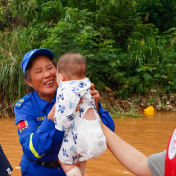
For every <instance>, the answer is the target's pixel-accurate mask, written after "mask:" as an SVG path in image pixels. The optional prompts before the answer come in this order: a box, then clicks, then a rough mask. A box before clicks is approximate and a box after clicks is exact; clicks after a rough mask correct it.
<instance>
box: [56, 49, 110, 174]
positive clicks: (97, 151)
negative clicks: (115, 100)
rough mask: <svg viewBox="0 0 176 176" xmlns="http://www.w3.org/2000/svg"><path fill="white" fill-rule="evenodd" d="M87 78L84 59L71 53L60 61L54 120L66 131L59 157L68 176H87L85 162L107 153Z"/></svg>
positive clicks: (59, 127)
mask: <svg viewBox="0 0 176 176" xmlns="http://www.w3.org/2000/svg"><path fill="white" fill-rule="evenodd" d="M85 75H86V59H85V57H84V56H82V55H81V54H78V53H75V52H70V53H66V54H64V55H62V56H61V57H60V59H59V61H58V63H57V74H56V77H57V84H58V89H57V96H56V111H55V117H54V118H55V127H56V129H58V130H60V131H65V133H64V138H63V142H62V146H61V149H60V151H59V155H58V157H59V162H60V164H61V166H62V168H63V170H64V172H65V173H66V175H67V176H82V175H84V173H85V167H86V161H87V160H89V159H91V158H96V157H98V156H100V155H101V154H103V153H104V152H105V151H106V149H107V145H106V138H105V136H104V134H103V131H102V129H101V124H100V118H99V114H98V113H97V111H96V107H95V102H94V98H93V97H92V96H91V94H90V85H91V83H90V80H89V79H88V78H87V77H86V76H85ZM80 102H82V103H80ZM78 107H79V110H78V111H76V109H77V108H78Z"/></svg>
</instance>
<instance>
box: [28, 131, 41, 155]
mask: <svg viewBox="0 0 176 176" xmlns="http://www.w3.org/2000/svg"><path fill="white" fill-rule="evenodd" d="M33 134H34V133H32V134H31V136H30V142H29V148H30V150H31V152H32V153H33V154H34V156H35V157H36V158H41V157H42V156H43V155H44V154H43V155H42V156H40V155H39V154H38V153H37V151H36V150H35V149H34V146H33V143H32V136H33Z"/></svg>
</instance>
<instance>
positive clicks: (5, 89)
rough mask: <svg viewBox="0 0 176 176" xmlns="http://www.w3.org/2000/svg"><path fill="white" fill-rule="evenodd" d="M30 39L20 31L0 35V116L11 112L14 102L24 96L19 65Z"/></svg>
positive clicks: (23, 31)
mask: <svg viewBox="0 0 176 176" xmlns="http://www.w3.org/2000/svg"><path fill="white" fill-rule="evenodd" d="M26 39H29V41H27V40H26ZM30 39H31V38H30V37H29V36H27V35H26V31H25V30H22V29H21V30H19V29H16V30H14V31H5V32H1V33H0V74H1V76H0V116H6V115H8V114H9V111H10V112H12V111H13V107H14V104H15V103H16V101H17V100H18V99H19V98H20V97H22V96H24V95H25V83H24V75H23V72H22V70H21V68H20V65H21V60H22V58H23V53H24V51H25V50H26V49H27V48H26V46H27V47H30V46H31V45H30Z"/></svg>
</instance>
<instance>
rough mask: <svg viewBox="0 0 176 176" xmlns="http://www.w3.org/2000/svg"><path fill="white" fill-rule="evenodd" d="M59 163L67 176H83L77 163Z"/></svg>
mask: <svg viewBox="0 0 176 176" xmlns="http://www.w3.org/2000/svg"><path fill="white" fill-rule="evenodd" d="M59 163H60V165H61V167H62V169H63V170H64V172H65V174H66V175H67V176H82V173H81V171H80V169H79V168H78V167H77V166H76V165H75V164H65V163H62V162H61V161H60V160H59Z"/></svg>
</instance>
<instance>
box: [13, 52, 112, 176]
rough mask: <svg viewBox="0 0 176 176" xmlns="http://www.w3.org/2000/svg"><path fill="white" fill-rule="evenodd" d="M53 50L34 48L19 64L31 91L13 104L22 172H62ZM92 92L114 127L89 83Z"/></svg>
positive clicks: (109, 122) (47, 174) (61, 175)
mask: <svg viewBox="0 0 176 176" xmlns="http://www.w3.org/2000/svg"><path fill="white" fill-rule="evenodd" d="M53 59H54V54H53V53H52V51H50V50H48V49H34V50H32V51H29V52H28V53H26V54H25V56H24V58H23V60H22V63H21V67H22V70H23V72H24V74H25V82H26V83H27V85H28V86H30V88H32V89H33V90H32V92H30V93H28V94H27V95H26V96H24V97H23V98H21V99H20V100H19V101H18V102H17V103H16V105H15V108H14V112H15V124H16V125H17V128H18V135H19V142H20V144H21V145H22V149H23V153H24V154H23V156H22V159H21V173H22V175H23V176H26V175H27V176H30V175H31V176H39V175H42V176H50V175H52V176H65V173H64V172H63V170H62V168H61V167H60V164H59V163H58V152H59V149H60V147H61V143H62V139H63V135H64V133H63V132H62V131H58V130H56V129H55V124H54V112H55V106H54V104H55V102H56V97H55V96H56V89H57V83H56V68H55V63H54V62H53ZM91 94H92V96H93V97H94V98H95V102H96V105H97V109H98V110H99V115H100V117H101V120H102V122H103V123H104V124H105V125H106V126H108V127H109V128H110V129H111V130H112V131H114V128H115V127H114V122H113V120H112V119H111V117H110V115H109V113H108V112H107V111H105V110H104V109H103V108H102V106H101V104H100V103H99V102H98V99H99V93H98V92H97V91H96V90H95V88H94V85H93V84H92V91H91Z"/></svg>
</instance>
